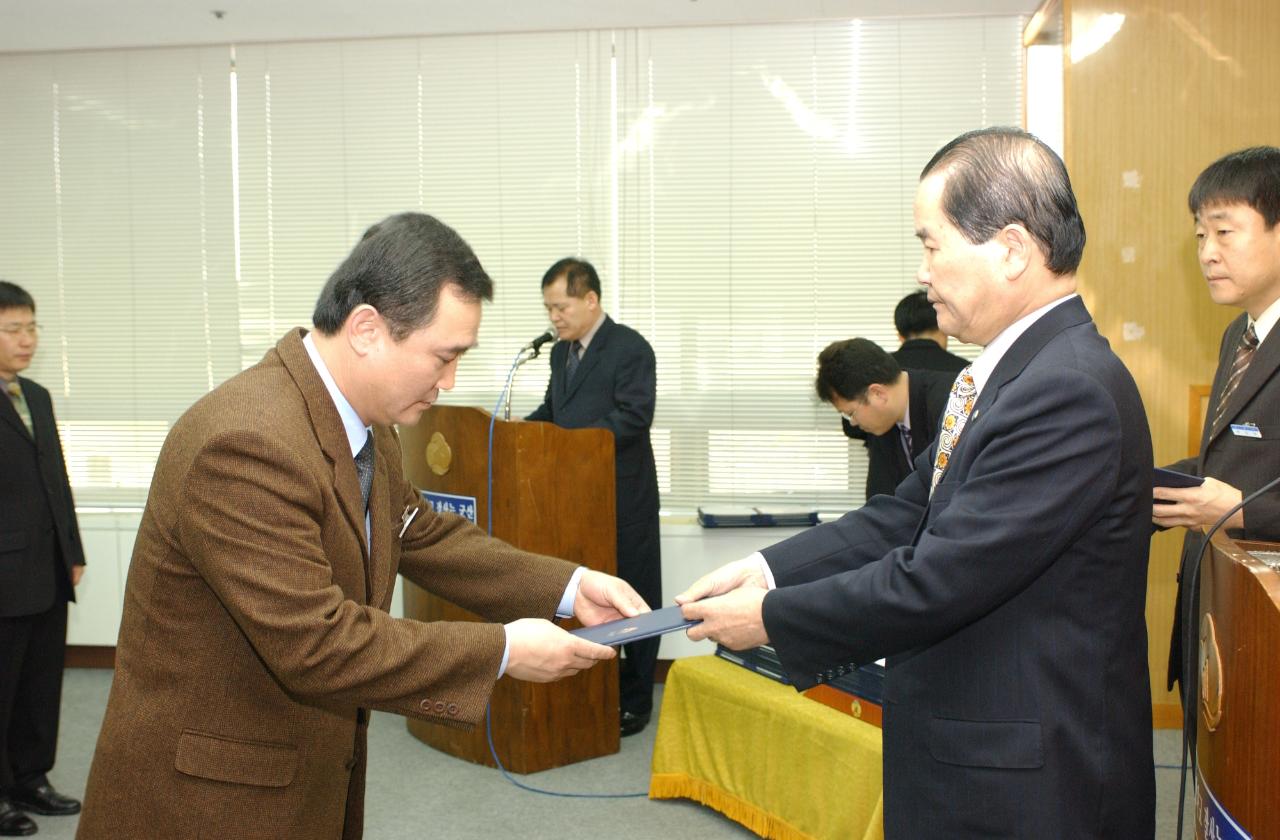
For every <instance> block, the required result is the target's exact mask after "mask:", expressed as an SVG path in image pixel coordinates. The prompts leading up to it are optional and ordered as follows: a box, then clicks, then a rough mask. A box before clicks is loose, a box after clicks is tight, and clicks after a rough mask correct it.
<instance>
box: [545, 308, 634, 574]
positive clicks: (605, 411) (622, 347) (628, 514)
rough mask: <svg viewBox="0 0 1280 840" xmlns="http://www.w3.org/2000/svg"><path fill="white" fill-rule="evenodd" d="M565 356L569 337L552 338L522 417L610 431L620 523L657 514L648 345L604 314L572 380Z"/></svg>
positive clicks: (626, 327) (567, 355)
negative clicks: (543, 386)
mask: <svg viewBox="0 0 1280 840" xmlns="http://www.w3.org/2000/svg"><path fill="white" fill-rule="evenodd" d="M568 357H569V342H567V341H557V342H556V344H555V346H554V347H552V348H551V379H550V381H549V382H548V383H547V393H546V396H545V397H544V398H543V401H542V405H540V406H538V407H537V408H536V409H534V411H533V413H532V414H530V415H529V416H528V417H527V418H526V419H528V420H542V421H546V422H549V423H555V424H556V425H557V426H561V427H563V428H566V429H581V428H585V427H594V428H602V429H608V430H609V431H611V432H613V441H614V443H613V445H614V458H615V462H616V474H615V479H616V482H617V493H618V495H617V502H618V523H619V525H623V524H627V523H631V522H635V521H638V520H643V519H651V518H655V517H657V515H658V470H657V467H656V466H655V465H654V461H653V445H652V444H651V443H650V441H649V427H650V426H652V425H653V410H654V405H655V403H656V402H657V393H658V385H657V363H656V361H655V359H654V356H653V348H652V347H650V346H649V342H648V341H646V340H645V338H644V336H642V335H640V333H638V332H636V331H635V330H633V329H631V328H630V327H628V326H625V325H623V324H619V323H617V322H615V321H614V320H613V319H612V318H610V317H608V316H605V319H604V323H603V324H601V325H600V329H599V330H597V331H596V334H595V337H594V338H592V339H591V343H590V344H589V345H587V351H586V352H585V353H584V354H583V356H582V361H581V362H580V363H579V365H578V369H577V371H575V372H574V377H573V381H572V382H569V381H567V379H568V377H567V376H566V375H565V360H566V359H568ZM619 562H621V561H619ZM641 594H642V595H643V594H644V593H641Z"/></svg>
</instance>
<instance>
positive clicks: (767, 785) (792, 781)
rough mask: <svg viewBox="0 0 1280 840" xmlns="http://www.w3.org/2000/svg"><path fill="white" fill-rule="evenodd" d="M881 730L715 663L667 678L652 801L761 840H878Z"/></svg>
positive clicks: (695, 660)
mask: <svg viewBox="0 0 1280 840" xmlns="http://www.w3.org/2000/svg"><path fill="white" fill-rule="evenodd" d="M880 769H881V754H880V730H879V729H878V728H876V727H875V726H872V725H871V724H868V723H864V722H862V721H860V720H856V719H854V718H852V717H850V716H848V715H845V714H841V713H840V712H837V711H835V710H834V709H830V708H828V707H826V706H824V705H823V704H821V703H818V702H815V701H813V700H810V699H808V698H806V697H804V696H802V695H801V694H799V693H798V692H796V690H795V689H793V688H791V687H790V686H785V685H781V684H779V683H776V682H773V681H772V680H769V679H767V678H765V677H762V676H759V675H758V674H753V673H751V672H749V671H747V670H746V669H745V668H741V667H739V666H737V665H734V664H732V663H730V662H726V661H725V660H723V659H719V658H717V657H715V656H699V657H690V658H686V659H680V660H677V661H676V662H675V663H674V664H673V665H672V666H671V670H670V672H669V673H668V674H667V681H666V686H665V688H664V689H663V696H662V713H661V715H660V717H659V719H658V734H657V741H656V743H655V744H654V749H653V775H652V777H651V779H650V782H649V797H650V798H651V799H675V798H684V799H692V800H694V801H697V802H701V803H702V804H704V805H708V806H710V807H712V808H715V809H716V810H717V811H719V812H721V813H722V814H724V815H725V816H727V817H729V818H730V819H732V820H734V821H736V822H739V823H741V824H742V825H744V826H746V827H747V828H748V829H750V830H751V831H754V832H755V833H756V834H759V835H760V836H761V837H772V838H778V840H825V838H832V840H835V838H839V840H881V838H883V837H884V823H883V817H884V815H883V810H884V800H883V796H882V792H881V776H880Z"/></svg>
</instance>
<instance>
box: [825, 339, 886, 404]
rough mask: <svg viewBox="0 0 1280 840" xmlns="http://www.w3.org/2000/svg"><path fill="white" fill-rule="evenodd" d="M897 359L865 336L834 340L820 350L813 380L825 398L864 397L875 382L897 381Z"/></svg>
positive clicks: (858, 398)
mask: <svg viewBox="0 0 1280 840" xmlns="http://www.w3.org/2000/svg"><path fill="white" fill-rule="evenodd" d="M901 375H902V368H901V367H899V366H898V360H897V359H895V358H893V356H890V355H889V354H888V353H886V352H885V351H884V348H882V347H881V346H880V345H879V344H876V343H875V342H874V341H868V340H867V339H865V338H848V339H845V340H844V341H834V342H832V343H831V344H828V345H827V346H826V348H825V349H824V350H823V351H822V352H821V353H819V354H818V376H817V378H816V379H815V380H814V382H813V386H814V389H815V390H816V391H817V392H818V399H820V400H822V401H823V402H828V403H829V402H834V401H835V400H836V398H839V399H842V400H861V399H864V398H865V397H866V395H867V389H868V388H870V387H871V386H872V385H889V384H892V383H894V382H897V381H898V377H899V376H901Z"/></svg>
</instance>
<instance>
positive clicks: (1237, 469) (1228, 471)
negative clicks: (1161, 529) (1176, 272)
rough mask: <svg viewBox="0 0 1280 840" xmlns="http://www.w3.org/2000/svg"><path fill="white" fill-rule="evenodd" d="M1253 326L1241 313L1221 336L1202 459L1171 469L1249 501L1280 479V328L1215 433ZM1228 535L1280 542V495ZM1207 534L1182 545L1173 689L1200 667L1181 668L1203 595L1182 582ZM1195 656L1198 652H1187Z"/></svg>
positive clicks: (1192, 533) (1251, 507)
mask: <svg viewBox="0 0 1280 840" xmlns="http://www.w3.org/2000/svg"><path fill="white" fill-rule="evenodd" d="M1248 325H1249V316H1248V315H1247V314H1243V313H1242V314H1241V315H1240V317H1239V318H1236V319H1235V320H1234V321H1232V322H1231V323H1230V324H1228V325H1227V329H1226V331H1225V332H1223V334H1222V346H1221V347H1220V348H1219V351H1218V370H1217V373H1215V374H1214V377H1213V389H1212V391H1211V399H1210V401H1209V412H1208V415H1207V417H1206V418H1205V428H1204V430H1203V431H1202V432H1201V435H1200V454H1199V455H1197V456H1196V457H1195V458H1187V459H1185V460H1182V461H1178V462H1177V463H1174V464H1170V465H1169V468H1170V469H1173V470H1178V471H1179V472H1185V473H1190V474H1192V475H1204V476H1211V477H1213V478H1216V479H1218V480H1219V481H1224V482H1226V483H1227V484H1230V485H1231V486H1233V487H1236V488H1238V489H1239V490H1240V492H1241V493H1242V494H1243V495H1244V496H1248V495H1249V494H1250V493H1252V492H1254V491H1255V490H1257V489H1258V488H1260V487H1262V485H1264V484H1266V483H1267V482H1268V481H1271V480H1272V479H1273V478H1275V477H1276V476H1280V335H1278V334H1277V333H1280V329H1273V330H1272V331H1271V332H1269V333H1268V334H1267V340H1266V341H1264V342H1262V344H1260V345H1258V349H1257V351H1255V353H1254V356H1253V359H1252V360H1251V361H1250V362H1249V367H1248V369H1247V370H1246V371H1245V372H1244V376H1243V377H1242V378H1241V379H1240V384H1239V385H1238V386H1236V390H1235V392H1234V393H1233V394H1232V395H1231V401H1230V402H1229V403H1228V405H1227V411H1226V414H1225V415H1224V416H1223V418H1222V421H1221V422H1220V423H1219V424H1218V425H1217V426H1214V427H1213V428H1210V427H1209V424H1210V423H1211V422H1212V421H1213V415H1214V412H1215V408H1216V406H1217V405H1218V401H1219V398H1220V395H1221V394H1222V391H1223V389H1224V388H1225V387H1226V383H1227V377H1229V376H1230V375H1231V366H1232V364H1234V362H1235V357H1236V348H1237V347H1238V346H1239V345H1240V337H1241V336H1242V335H1244V331H1245V329H1246V328H1247V327H1248ZM1233 423H1234V424H1237V425H1243V424H1245V423H1253V424H1255V425H1257V427H1258V430H1259V432H1260V433H1261V434H1262V437H1260V438H1250V437H1241V436H1239V435H1235V434H1232V432H1231V424H1233ZM1227 534H1228V535H1229V536H1231V537H1233V538H1236V539H1249V540H1280V490H1272V491H1270V492H1268V493H1266V494H1264V495H1262V496H1259V497H1258V498H1257V499H1254V500H1253V501H1252V502H1250V503H1249V504H1248V505H1247V506H1246V507H1245V508H1244V530H1236V529H1231V530H1228V531H1227ZM1203 541H1204V534H1203V532H1201V531H1200V530H1199V529H1196V530H1188V531H1187V534H1186V537H1185V538H1184V539H1183V543H1182V564H1181V570H1180V571H1179V573H1178V601H1177V604H1178V606H1179V609H1177V610H1175V612H1174V623H1173V638H1172V642H1171V644H1170V646H1169V688H1170V689H1172V688H1173V683H1174V680H1175V679H1178V678H1179V676H1180V673H1181V672H1180V670H1179V669H1180V668H1181V667H1197V665H1196V663H1193V662H1188V663H1186V664H1185V665H1180V664H1179V663H1180V660H1181V658H1182V637H1181V633H1182V610H1181V607H1182V606H1183V601H1184V599H1186V598H1190V597H1194V598H1195V602H1196V603H1198V602H1199V591H1198V589H1197V591H1196V592H1194V593H1192V592H1186V593H1184V592H1183V587H1182V579H1183V575H1184V574H1185V572H1186V571H1187V568H1188V564H1190V563H1193V562H1194V560H1195V557H1196V555H1197V554H1199V552H1200V547H1201V545H1202V544H1203ZM1188 653H1189V654H1190V657H1191V658H1194V657H1195V656H1196V653H1197V652H1196V650H1195V649H1194V648H1193V649H1192V650H1190V651H1188Z"/></svg>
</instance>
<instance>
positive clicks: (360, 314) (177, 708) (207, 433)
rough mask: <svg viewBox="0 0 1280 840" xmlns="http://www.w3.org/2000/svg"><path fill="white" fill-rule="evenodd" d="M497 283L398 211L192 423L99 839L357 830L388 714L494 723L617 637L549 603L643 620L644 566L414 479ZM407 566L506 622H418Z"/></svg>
mask: <svg viewBox="0 0 1280 840" xmlns="http://www.w3.org/2000/svg"><path fill="white" fill-rule="evenodd" d="M492 289H493V286H492V283H491V281H490V280H489V277H488V275H487V274H485V272H484V270H483V269H482V268H481V267H480V263H479V261H478V260H477V259H476V257H475V255H474V254H473V253H472V251H471V249H470V247H468V246H467V244H466V243H465V242H464V241H463V240H462V238H461V237H459V236H458V235H457V233H455V232H454V231H453V230H451V229H450V228H448V227H446V226H445V225H443V224H441V223H440V222H439V221H437V220H436V219H433V218H431V217H430V216H424V215H422V214H420V213H402V214H400V215H398V216H392V217H391V218H389V219H386V220H384V221H382V222H380V223H379V224H377V225H374V226H373V227H372V228H370V229H369V230H368V231H367V232H366V233H365V235H364V238H363V239H362V240H361V241H360V242H359V243H358V244H357V245H356V247H355V249H354V250H353V251H352V252H351V254H350V256H348V257H347V259H346V260H345V261H344V262H343V263H342V265H340V266H339V267H338V269H337V270H336V271H335V272H334V274H333V275H332V276H331V277H330V278H329V282H328V283H327V284H326V285H325V287H324V290H323V291H322V292H321V293H320V300H319V302H318V303H317V304H316V310H315V314H314V316H313V320H314V321H315V327H316V328H315V330H314V331H313V332H310V333H308V332H306V331H305V330H301V329H297V330H294V331H292V332H290V333H288V334H287V335H285V336H284V338H282V339H281V340H280V342H279V343H278V344H277V345H276V347H275V348H274V349H272V350H271V351H269V352H268V353H267V354H266V356H265V357H264V358H263V359H262V361H261V362H259V363H258V364H257V365H255V366H253V367H251V368H249V369H248V370H246V371H244V372H243V373H240V374H239V375H237V376H234V377H232V378H231V379H230V380H228V381H227V382H225V383H223V384H222V385H221V386H219V387H218V388H217V389H215V390H214V391H212V392H211V393H209V394H208V395H206V396H205V397H203V398H202V399H201V400H199V401H198V402H197V403H196V404H195V405H193V406H192V407H191V408H190V409H189V410H188V411H187V412H186V413H185V414H184V415H183V416H182V417H181V418H179V419H178V421H177V422H176V423H175V424H174V426H173V429H172V430H171V431H170V433H169V436H168V438H167V439H166V441H165V444H164V447H163V448H162V450H161V452H160V457H159V459H158V461H157V462H156V472H155V476H154V478H153V479H152V483H151V492H150V495H149V496H148V499H147V507H146V511H145V512H144V514H143V517H142V525H141V527H140V529H139V531H138V538H137V541H136V542H135V547H134V553H133V560H132V562H131V564H130V567H129V580H128V583H127V584H126V587H125V603H124V617H123V620H122V621H121V625H120V641H119V645H118V646H117V648H116V673H115V681H114V682H113V683H112V687H111V698H110V700H109V701H108V703H107V712H106V717H105V719H104V720H103V724H102V732H101V734H100V735H99V738H98V747H97V752H96V753H95V755H94V759H93V767H92V768H91V770H90V772H89V783H88V790H87V792H86V795H85V809H84V815H83V816H82V817H81V820H80V827H79V834H78V835H77V836H79V837H81V838H85V840H95V839H96V838H103V840H107V839H108V838H111V839H112V840H114V838H123V837H175V838H178V837H181V838H188V837H189V838H196V837H237V838H272V840H282V839H283V840H288V838H296V840H311V838H317V837H327V838H336V837H342V838H344V840H355V838H359V837H360V836H362V832H363V819H364V792H365V748H366V743H367V733H368V722H369V710H370V709H379V710H382V711H387V712H393V713H396V714H401V715H407V716H411V717H415V718H418V719H421V720H427V721H432V722H435V723H442V724H445V725H449V726H461V727H471V726H474V725H475V724H477V723H479V722H480V721H482V720H484V714H485V707H486V705H487V702H488V699H489V695H490V693H491V691H492V689H493V685H494V683H495V682H496V681H497V680H498V678H499V677H500V676H502V675H503V674H504V673H505V674H507V675H510V676H512V677H515V678H516V679H524V680H534V681H548V680H552V679H557V678H559V677H562V676H567V675H569V674H574V673H577V672H578V671H580V670H582V669H584V668H588V667H590V666H591V665H593V664H594V663H595V662H596V661H598V660H601V659H607V658H610V657H612V656H613V652H612V651H611V650H610V649H609V648H606V647H603V646H601V645H595V644H591V643H589V642H586V641H585V640H583V639H581V638H578V637H577V636H573V635H572V634H570V633H568V632H566V631H565V630H563V629H561V628H560V627H557V626H556V625H554V624H552V623H551V622H550V621H549V620H547V619H550V618H552V617H553V615H574V616H576V617H577V618H578V619H579V620H581V621H582V622H583V623H584V624H597V623H599V622H602V621H607V620H612V619H617V618H620V617H622V616H623V615H628V616H630V615H634V614H636V613H637V612H639V611H642V610H643V609H644V605H643V604H642V603H641V601H640V599H639V598H638V597H636V595H635V593H634V592H633V591H632V589H631V587H630V586H628V585H627V584H626V583H624V582H623V581H621V580H619V579H618V578H615V577H612V576H609V575H604V574H601V573H599V572H594V571H591V570H587V569H583V568H581V567H579V568H576V569H575V567H574V566H573V565H572V564H570V563H566V562H564V561H562V560H556V559H554V558H551V557H543V556H540V555H536V554H530V553H528V552H525V551H520V550H518V549H515V548H513V547H511V546H509V545H507V544H505V543H503V542H501V541H499V540H496V539H493V538H492V537H489V536H488V535H486V534H485V533H484V532H483V531H481V530H480V529H478V528H476V527H475V526H474V525H472V524H471V523H470V522H468V521H466V520H464V519H462V518H461V517H458V516H454V515H451V514H437V513H434V512H432V511H431V510H430V508H429V507H426V506H423V505H422V499H421V498H420V497H419V495H418V492H417V491H416V490H415V489H414V488H413V486H412V485H410V484H409V482H408V481H407V480H406V479H405V477H404V472H403V466H402V464H401V454H400V444H399V438H398V437H397V435H396V431H395V424H398V423H400V424H412V423H416V422H417V421H418V419H419V418H420V417H421V416H422V413H423V412H424V411H426V410H427V409H428V408H429V407H430V406H431V404H432V403H433V402H435V400H436V398H437V397H438V396H439V393H440V391H441V390H448V389H450V388H452V387H453V383H454V376H455V373H456V371H457V367H458V360H459V359H460V358H461V357H462V355H463V354H464V353H466V352H467V350H468V349H470V348H471V347H473V346H474V345H475V343H476V335H477V332H478V330H479V326H480V314H481V305H482V301H484V300H487V299H489V298H490V297H491V296H492ZM415 513H416V514H417V515H414V514H415ZM397 573H401V574H403V575H404V576H405V577H406V578H408V579H409V580H412V581H413V582H415V583H417V584H418V585H419V586H422V587H424V588H426V589H428V590H430V591H432V592H434V593H436V594H438V595H440V596H441V597H443V598H446V599H448V600H450V601H453V602H454V603H456V604H459V605H461V606H463V607H466V608H467V609H470V610H472V611H474V612H476V613H479V614H480V615H482V616H485V617H487V618H488V619H490V620H491V621H492V622H506V624H505V626H504V625H503V624H501V623H484V622H478V621H477V622H447V621H439V622H430V623H424V622H418V621H412V620H408V619H395V618H392V617H391V616H390V615H389V614H388V612H387V609H388V607H389V606H390V603H391V595H392V591H393V589H394V586H395V578H396V574H397ZM528 616H534V617H535V618H528Z"/></svg>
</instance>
